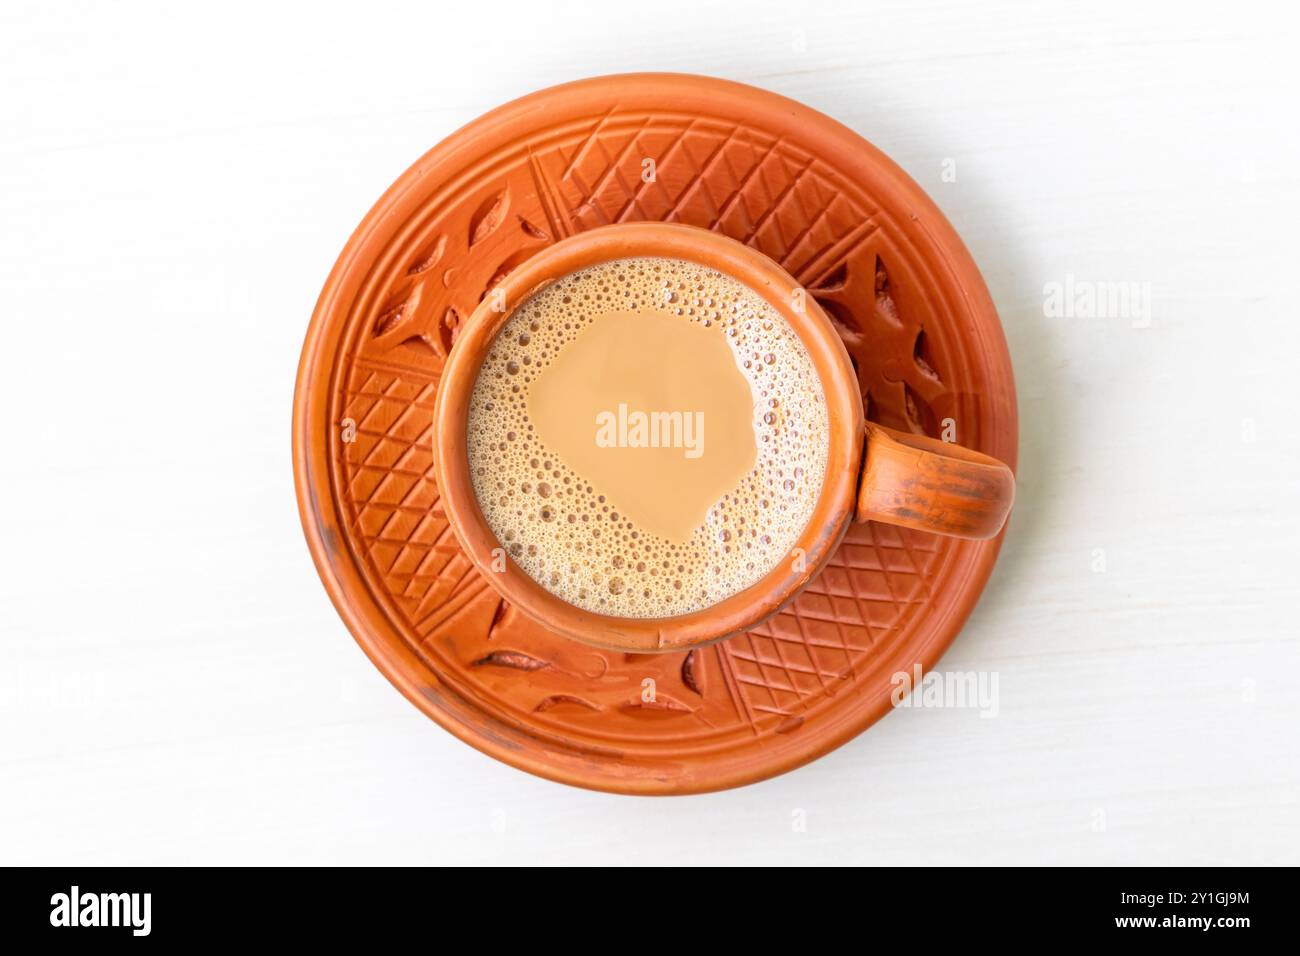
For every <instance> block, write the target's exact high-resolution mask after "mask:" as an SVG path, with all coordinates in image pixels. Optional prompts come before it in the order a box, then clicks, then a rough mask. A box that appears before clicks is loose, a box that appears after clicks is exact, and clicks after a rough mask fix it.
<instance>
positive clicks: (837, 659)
mask: <svg viewBox="0 0 1300 956" xmlns="http://www.w3.org/2000/svg"><path fill="white" fill-rule="evenodd" d="M649 161H653V165H652V164H651V163H650V162H649ZM652 170H653V175H651V171H652ZM644 219H651V220H653V219H659V220H669V221H678V222H686V223H691V224H694V225H699V226H706V227H708V228H711V229H716V230H718V231H720V232H723V233H726V234H727V235H729V236H732V237H734V238H736V239H739V240H741V241H743V242H746V243H749V244H750V245H752V246H754V247H756V248H758V249H760V250H761V251H763V252H764V253H766V254H767V255H769V256H771V257H772V258H773V259H775V260H777V261H779V262H780V263H782V265H784V266H785V268H786V269H787V270H788V271H789V272H790V273H792V274H793V275H794V276H795V277H796V278H797V279H798V280H799V281H800V282H801V283H802V284H803V285H804V286H805V287H806V288H808V289H809V291H810V292H811V293H812V294H813V295H815V296H816V298H817V300H818V301H819V302H821V304H822V305H823V306H824V307H825V308H826V310H827V312H828V313H829V314H830V315H831V316H832V317H833V318H834V320H835V321H836V323H837V326H838V328H839V331H840V333H841V335H842V336H843V338H844V341H845V343H846V344H847V346H848V348H849V352H850V354H851V355H852V357H853V361H854V364H855V366H856V368H857V371H858V376H859V378H860V381H861V386H862V393H863V396H864V401H865V403H866V407H867V409H868V415H869V417H870V418H872V419H873V420H875V421H878V422H881V423H883V424H886V425H891V426H894V427H897V428H904V429H911V430H912V431H915V432H918V433H921V432H924V433H927V434H930V435H938V434H939V432H940V430H941V429H942V428H943V427H944V423H945V420H946V419H951V423H950V427H952V428H955V430H956V439H957V440H958V441H960V442H961V443H963V444H966V445H969V446H971V447H973V448H977V449H979V450H980V451H983V452H986V453H987V454H990V455H994V456H996V457H998V458H1001V459H1002V460H1004V461H1006V462H1008V463H1011V464H1013V465H1014V463H1015V457H1016V405H1015V391H1014V387H1013V384H1012V378H1011V368H1010V362H1009V360H1008V357H1007V351H1006V345H1005V343H1004V340H1003V337H1002V331H1001V327H1000V326H999V323H998V318H997V313H996V312H995V310H994V308H993V303H992V301H991V300H990V298H989V295H988V292H987V290H986V289H985V287H984V283H983V281H982V280H981V278H980V275H979V271H978V270H977V269H976V268H975V265H974V263H973V262H972V261H971V258H970V256H969V255H968V254H967V252H966V250H965V248H964V247H963V246H962V244H961V241H960V240H959V239H958V238H957V236H956V234H955V233H954V232H953V230H952V228H951V226H949V224H948V223H947V221H946V220H945V219H944V218H943V216H942V215H941V214H940V213H939V211H938V209H937V208H936V207H935V206H934V204H933V203H932V202H930V200H929V199H928V198H927V197H926V196H925V194H924V193H922V191H921V190H920V188H919V187H917V185H916V184H915V183H914V182H912V181H911V180H910V179H909V178H908V177H907V176H906V175H905V174H904V173H903V172H902V171H901V170H900V169H899V168H898V167H897V166H895V165H894V164H893V163H892V162H891V161H890V160H889V159H887V158H886V157H885V156H884V155H883V154H882V153H880V152H879V151H877V150H876V149H875V148H873V147H872V146H871V145H869V144H868V143H867V142H866V141H864V140H863V139H861V138H860V137H859V136H857V135H856V134H854V133H853V132H851V131H850V130H848V129H846V128H845V127H843V126H841V125H839V124H838V123H836V122H834V121H833V120H831V119H828V118H827V117H825V116H823V115H821V114H819V113H816V112H814V111H813V110H810V109H808V108H806V107H804V106H801V105H799V104H798V103H795V102H793V101H791V100H787V99H784V98H782V97H779V96H776V95H774V94H771V93H767V92H764V91H761V90H757V89H753V88H751V87H746V86H740V85H738V84H734V83H728V82H724V81H721V80H714V79H706V78H702V77H693V76H681V75H665V74H644V75H632V76H617V77H605V78H598V79H592V80H584V81H581V82H578V83H572V84H568V85H565V86H561V87H557V88H554V89H550V90H545V91H543V92H540V93H536V94H534V95H532V96H528V97H525V98H524V99H521V100H517V101H516V102H514V103H510V104H508V105H506V106H504V107H501V108H500V109H498V110H495V111H493V112H491V113H489V114H488V115H486V116H484V117H482V118H480V119H478V120H476V121H475V122H473V123H471V124H470V125H469V126H467V127H465V128H464V129H462V130H461V131H459V132H458V133H456V134H454V135H453V136H451V137H450V138H449V139H447V140H446V141H444V142H443V143H441V144H440V145H438V146H437V147H435V148H434V149H433V150H431V151H430V152H429V153H427V154H426V155H425V156H424V157H422V158H421V159H420V160H419V161H418V162H417V163H416V164H415V165H414V166H412V167H411V168H410V169H409V170H408V171H407V172H406V173H405V174H404V175H403V176H402V177H401V178H400V179H399V180H398V181H397V182H396V183H395V184H394V185H393V186H392V188H390V189H389V190H388V192H387V193H386V194H385V195H384V196H383V198H382V199H380V201H379V203H378V204H377V205H376V206H375V208H374V209H373V210H371V212H370V214H369V215H368V216H367V217H366V218H365V220H364V221H363V222H362V223H361V225H360V226H359V227H358V228H357V231H356V233H355V234H354V235H353V236H352V239H351V240H350V241H349V243H348V245H347V247H346V248H345V249H344V250H343V253H342V255H341V256H340V257H339V260H338V263H337V264H336V265H335V267H334V271H333V272H332V273H331V275H330V277H329V280H328V281H327V282H326V284H325V289H324V291H323V292H322V293H321V297H320V302H319V304H318V305H317V308H316V313H315V315H314V316H313V318H312V322H311V327H310V330H309V331H308V334H307V341H306V344H305V345H304V347H303V355H302V365H301V368H300V369H299V374H298V387H297V392H296V395H295V400H294V424H293V429H294V431H293V440H294V466H295V473H296V478H297V491H298V502H299V508H300V511H301V514H302V521H303V526H304V528H305V530H306V534H307V540H308V542H309V544H310V546H311V551H312V556H313V557H314V558H315V561H316V566H317V568H318V569H319V571H320V575H321V578H322V579H323V580H324V582H325V586H326V588H327V589H328V591H329V593H330V596H331V598H333V600H334V603H335V605H336V606H337V607H338V610H339V613H340V614H341V615H342V616H343V619H344V620H345V621H346V622H347V625H348V627H349V628H350V629H351V631H352V633H353V634H354V635H355V637H356V639H357V641H358V642H359V643H360V644H361V646H362V647H363V648H364V649H365V651H366V653H367V654H368V655H369V656H370V658H371V660H373V661H374V663H375V665H376V666H377V667H379V668H380V670H382V671H383V672H384V674H386V675H387V676H388V678H389V679H390V680H391V681H392V682H393V683H394V684H395V685H396V686H397V687H398V689H399V690H401V691H402V693H403V694H405V695H406V696H407V697H408V698H410V700H411V701H412V702H413V703H414V704H415V705H416V706H417V707H419V708H420V709H421V710H423V711H424V712H425V713H426V714H428V715H429V716H430V717H432V718H433V719H434V720H436V721H437V722H438V723H439V724H441V725H442V726H443V727H445V728H446V729H447V730H449V731H451V732H452V733H454V734H456V735H457V736H458V737H460V738H461V739H462V740H464V741H466V742H467V743H470V744H472V745H473V746H475V747H477V748H478V749H480V750H482V751H483V752H484V753H487V754H490V755H491V756H493V757H496V758H498V759H499V760H503V761H505V762H506V763H509V764H511V765H513V766H515V767H519V768H520V769H523V770H527V771H530V772H532V773H536V774H539V775H541V776H544V777H549V778H551V779H553V780H558V781H561V782H564V783H569V784H574V785H578V786H584V787H593V788H597V789H601V790H612V791H617V792H622V793H643V794H661V793H692V792H698V791H704V790H715V789H720V788H724V787H733V786H738V785H741V784H745V783H751V782H753V781H756V780H761V779H763V778H765V777H770V776H772V775H774V774H778V773H781V772H783V771H786V770H790V769H792V768H794V767H797V766H799V765H800V764H803V763H805V762H807V761H809V760H812V759H813V758H815V757H818V756H820V755H821V754H824V753H826V752H827V751H828V750H831V749H832V748H834V747H836V746H838V745H839V744H842V743H844V742H845V741H846V740H848V739H849V738H851V737H853V736H854V735H855V734H858V733H860V732H861V731H862V730H863V729H865V728H866V727H868V726H869V725H870V724H871V723H872V722H873V721H875V720H877V719H879V718H880V717H881V716H883V715H884V714H885V713H886V712H887V711H888V710H889V707H890V700H889V698H890V690H891V685H890V678H891V676H892V675H893V674H894V673H895V672H897V671H900V670H910V669H911V667H912V666H913V664H915V663H918V662H919V663H920V664H921V665H922V666H923V667H925V668H926V669H928V668H929V667H930V666H931V665H933V664H934V663H935V661H936V660H937V659H938V657H939V655H940V654H941V653H942V652H943V651H944V649H945V648H946V647H947V646H948V644H949V643H951V641H952V640H953V638H954V637H955V636H956V634H957V632H958V630H959V629H960V628H961V626H962V623H963V622H964V621H965V619H966V616H967V615H968V613H969V612H970V610H971V608H972V606H973V605H974V603H975V601H976V599H977V598H978V596H979V593H980V590H981V589H982V588H983V586H984V583H985V581H986V580H987V578H988V575H989V572H990V570H991V569H992V566H993V562H994V559H995V558H996V555H997V550H998V542H997V541H993V542H984V543H975V542H963V541H955V540H950V539H944V538H937V537H933V536H930V535H926V534H921V533H917V532H910V531H905V530H899V529H896V528H892V527H887V526H883V525H863V526H857V527H854V528H852V529H850V531H849V533H848V537H847V538H846V539H845V540H844V543H843V544H842V545H841V546H840V549H839V551H838V552H837V553H836V555H835V557H834V558H833V559H832V561H831V563H830V566H829V567H828V568H827V569H826V570H825V571H824V572H823V573H822V575H821V576H820V577H819V578H818V579H816V580H815V581H814V582H813V584H812V585H811V586H810V587H809V588H808V589H807V590H806V591H805V592H804V593H803V594H801V595H800V596H799V597H798V598H797V599H796V601H795V602H794V603H793V605H792V606H791V607H789V608H788V609H787V610H786V611H784V612H782V613H781V614H780V615H778V616H777V617H776V618H774V619H772V620H771V621H769V622H768V623H767V624H765V625H764V626H763V627H761V628H759V629H757V630H755V631H753V632H751V633H749V634H746V635H744V636H742V637H738V638H733V639H732V640H730V641H726V642H723V643H721V644H717V645H713V646H710V647H707V648H703V649H700V650H696V651H693V652H691V653H689V654H662V655H628V654H620V653H615V652H602V651H598V650H595V649H593V648H590V647H586V646H584V645H581V644H577V643H574V642H571V641H568V640H565V639H563V638H560V637H558V636H556V635H553V634H550V633H548V632H546V631H544V630H542V629H541V628H539V627H537V626H535V625H532V624H531V623H530V622H529V621H527V620H525V619H524V618H523V617H522V616H521V615H520V614H519V613H518V612H517V611H515V610H514V609H513V608H511V607H509V606H506V605H505V604H503V602H502V601H501V600H500V599H499V598H498V597H497V595H496V592H495V591H493V590H492V588H491V587H489V585H488V584H487V582H486V581H485V580H483V579H482V578H481V577H479V575H478V574H477V573H476V572H475V571H474V570H473V569H472V567H471V565H470V563H469V561H468V560H467V559H466V558H465V556H464V555H463V554H462V553H461V551H460V549H459V547H458V545H457V543H456V541H455V538H454V537H453V535H452V533H451V530H450V529H449V528H448V525H447V521H446V518H445V517H444V515H443V513H442V512H441V510H440V509H439V505H438V490H437V487H436V485H435V482H434V479H433V474H434V463H433V455H432V448H433V443H432V438H431V431H430V430H431V427H432V410H433V402H434V393H435V389H436V387H437V383H438V374H439V370H440V368H441V366H442V363H443V359H444V357H445V356H446V355H447V351H448V349H449V348H450V347H451V345H452V342H453V341H454V339H455V337H456V330H457V328H458V324H459V323H460V322H461V321H462V319H463V318H464V317H466V316H468V315H469V314H470V312H471V311H473V309H474V307H475V305H476V304H477V303H478V302H479V301H480V299H481V298H482V297H483V295H484V294H485V291H486V290H487V289H489V288H491V286H492V285H493V284H494V283H495V282H496V281H498V280H499V279H500V278H501V277H502V276H503V275H504V274H505V273H507V272H508V271H509V270H510V269H512V268H514V267H515V266H516V265H518V264H519V263H520V262H522V261H524V260H525V259H527V258H528V257H529V256H530V255H532V254H533V253H534V252H536V251H537V250H538V249H541V248H543V247H544V246H545V245H547V244H548V243H551V242H554V241H556V240H558V239H561V238H563V237H565V236H568V235H571V234H573V233H574V232H577V231H580V230H583V229H589V228H592V227H595V226H598V225H603V224H606V223H611V222H626V221H632V220H644ZM647 679H650V680H653V681H654V689H655V693H654V695H653V698H654V699H653V700H652V701H645V700H643V687H646V686H647V683H646V682H647Z"/></svg>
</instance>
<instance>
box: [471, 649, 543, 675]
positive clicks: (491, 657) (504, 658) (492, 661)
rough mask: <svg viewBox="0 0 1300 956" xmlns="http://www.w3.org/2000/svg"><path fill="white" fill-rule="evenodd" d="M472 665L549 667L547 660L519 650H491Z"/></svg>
mask: <svg viewBox="0 0 1300 956" xmlns="http://www.w3.org/2000/svg"><path fill="white" fill-rule="evenodd" d="M472 666H474V667H511V668H514V669H515V670H517V671H539V670H541V669H542V668H543V667H550V666H551V664H550V662H549V661H542V660H538V659H537V658H536V657H530V656H529V655H528V654H524V653H523V652H521V651H493V652H492V653H491V654H488V655H487V656H486V657H480V658H479V659H478V660H476V661H475V662H474V663H473V665H472Z"/></svg>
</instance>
